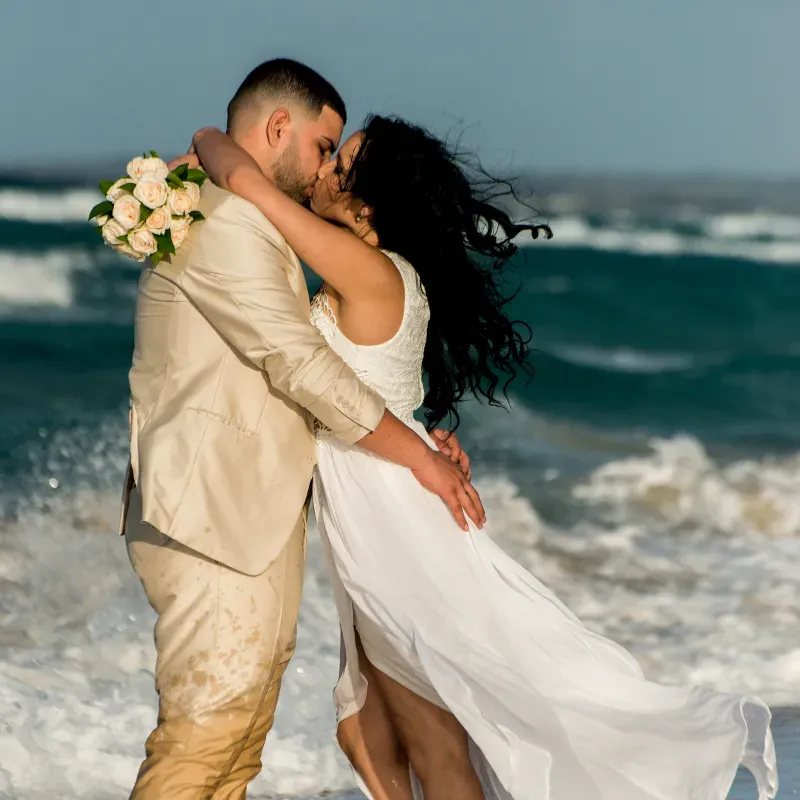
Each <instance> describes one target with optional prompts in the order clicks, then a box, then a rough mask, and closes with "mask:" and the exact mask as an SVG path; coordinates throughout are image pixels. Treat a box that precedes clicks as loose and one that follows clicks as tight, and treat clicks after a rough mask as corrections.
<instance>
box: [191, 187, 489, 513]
mask: <svg viewBox="0 0 800 800" xmlns="http://www.w3.org/2000/svg"><path fill="white" fill-rule="evenodd" d="M200 225H202V229H200V230H198V231H197V235H198V237H199V238H198V240H197V241H196V242H195V243H194V248H195V250H194V251H193V252H192V256H191V259H190V264H189V266H188V267H187V268H186V270H184V272H182V273H181V275H180V277H179V281H180V286H181V288H182V289H183V291H184V292H185V293H186V295H187V297H188V298H189V299H190V300H191V301H192V302H193V303H194V304H195V305H196V306H197V307H198V309H199V310H200V311H201V312H202V314H203V315H204V316H205V317H206V318H207V319H208V320H209V322H210V323H211V324H212V325H213V326H214V327H215V328H216V329H217V330H218V331H219V332H220V334H221V335H222V336H223V337H224V338H225V339H226V340H227V341H228V342H229V343H230V345H231V346H232V347H233V348H235V349H236V350H237V351H239V352H240V353H241V354H242V355H243V356H244V357H246V358H247V359H248V360H250V361H251V362H253V363H254V364H255V365H256V366H258V367H259V368H260V369H263V370H264V371H265V372H266V373H267V374H268V375H269V378H270V381H271V383H272V385H273V386H274V387H275V388H276V389H277V390H278V391H280V392H282V393H284V394H285V395H287V396H288V397H290V398H291V399H292V400H294V401H295V402H296V403H298V404H299V405H301V406H303V407H304V408H307V409H308V410H309V411H310V412H311V413H312V414H313V415H314V416H315V417H316V418H317V419H319V420H320V421H321V422H322V423H324V424H325V425H326V426H327V427H328V428H330V430H331V431H332V432H333V433H334V435H335V436H337V437H338V438H339V439H341V440H342V441H344V442H346V443H348V444H355V443H358V444H359V445H360V446H362V447H364V448H365V449H367V450H370V451H372V452H374V453H377V454H378V455H381V456H383V457H384V458H386V459H388V460H390V461H393V462H395V463H397V464H400V465H402V466H405V467H408V468H409V469H411V471H412V472H413V473H414V475H415V477H416V478H417V480H419V481H420V483H421V484H422V485H423V486H425V487H426V488H427V489H429V490H430V491H433V492H435V493H436V494H438V495H439V497H441V498H442V499H443V500H444V501H445V503H446V504H447V505H448V506H449V507H450V509H451V511H452V512H453V514H454V516H455V517H456V519H457V520H458V521H459V523H461V524H462V527H464V528H465V529H466V521H465V520H464V511H466V513H467V515H468V516H469V517H470V518H471V519H472V520H473V521H474V522H475V523H476V524H477V525H478V526H479V527H480V526H481V525H482V523H483V521H484V519H485V516H484V512H483V507H482V506H481V503H480V498H479V497H478V495H477V493H476V492H475V490H474V489H473V488H472V486H471V485H470V484H469V482H468V481H467V480H466V477H465V476H464V474H463V473H462V472H461V470H460V469H459V468H458V467H457V466H456V465H454V464H453V463H451V462H450V461H449V459H447V458H446V457H444V456H441V455H440V454H439V453H438V452H436V451H435V450H432V449H431V448H430V447H429V446H428V445H427V444H426V443H425V442H424V441H423V440H422V439H421V438H420V437H419V436H418V435H417V434H416V433H414V432H413V431H412V430H411V429H410V428H408V427H407V426H406V425H404V424H403V423H402V422H400V421H399V420H398V419H396V418H395V417H394V416H393V415H392V414H391V413H390V412H388V411H386V410H385V403H384V401H383V399H382V398H381V397H380V396H379V395H377V394H376V393H375V392H374V391H372V390H371V389H369V388H368V387H367V386H365V385H364V384H362V383H361V381H359V380H358V378H357V377H356V375H355V373H354V372H353V371H352V370H351V369H350V367H348V366H347V365H346V364H345V363H344V361H342V359H341V358H340V357H339V356H338V355H336V353H334V352H333V350H331V349H330V348H329V347H328V345H327V342H326V341H325V339H324V337H323V336H322V334H321V333H320V332H319V331H318V330H317V328H316V327H314V325H312V324H311V322H310V321H309V320H308V317H307V315H306V311H305V308H304V306H303V304H302V302H301V301H300V299H299V298H298V297H297V295H296V294H295V293H294V291H292V288H291V286H290V284H289V279H288V276H287V274H286V269H285V267H286V256H285V254H284V253H283V252H282V251H281V249H280V247H279V245H278V244H277V243H276V242H275V241H273V240H272V239H271V238H270V236H269V235H268V233H267V231H266V230H265V225H264V218H263V217H262V216H261V214H260V212H259V211H258V210H257V209H256V208H255V207H253V206H252V205H250V204H249V203H247V202H245V201H243V200H240V199H239V198H235V197H230V198H228V199H227V200H225V201H224V202H223V204H222V205H221V206H219V207H218V208H217V209H216V210H215V212H214V214H213V215H212V216H210V217H209V218H208V219H207V220H206V221H204V222H202V223H200Z"/></svg>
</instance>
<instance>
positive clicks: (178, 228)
mask: <svg viewBox="0 0 800 800" xmlns="http://www.w3.org/2000/svg"><path fill="white" fill-rule="evenodd" d="M191 224H192V218H191V217H173V218H172V226H171V233H172V244H173V245H175V249H176V250H177V248H179V247H180V246H181V245H182V244H183V243H184V241H185V240H186V237H187V236H188V235H189V226H190V225H191Z"/></svg>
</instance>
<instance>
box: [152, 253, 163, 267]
mask: <svg viewBox="0 0 800 800" xmlns="http://www.w3.org/2000/svg"><path fill="white" fill-rule="evenodd" d="M162 258H164V254H163V253H153V255H151V256H150V262H151V263H152V265H153V266H154V267H156V266H158V262H159V261H161V259H162Z"/></svg>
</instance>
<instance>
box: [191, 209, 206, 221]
mask: <svg viewBox="0 0 800 800" xmlns="http://www.w3.org/2000/svg"><path fill="white" fill-rule="evenodd" d="M189 216H190V217H191V218H192V219H193V220H194V221H195V222H202V221H203V220H204V219H205V217H204V216H203V215H202V214H201V213H200V212H199V211H190V212H189Z"/></svg>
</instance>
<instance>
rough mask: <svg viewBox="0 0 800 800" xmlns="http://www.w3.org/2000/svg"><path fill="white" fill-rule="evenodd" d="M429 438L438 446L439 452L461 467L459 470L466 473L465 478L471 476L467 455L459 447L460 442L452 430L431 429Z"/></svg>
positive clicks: (469, 478) (468, 478)
mask: <svg viewBox="0 0 800 800" xmlns="http://www.w3.org/2000/svg"><path fill="white" fill-rule="evenodd" d="M431 438H432V439H433V442H434V444H435V445H436V446H437V447H438V448H439V452H440V453H444V454H445V455H446V456H448V457H449V458H450V460H451V461H453V462H455V463H456V464H458V466H459V467H461V471H462V472H463V473H464V475H466V478H467V480H471V478H472V470H471V469H470V466H469V456H468V455H467V454H466V453H465V452H464V451H463V450H462V449H461V444H460V442H459V441H458V439H457V438H456V435H455V434H454V433H453V432H452V431H445V430H442V429H441V428H436V429H435V430H432V431H431Z"/></svg>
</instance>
